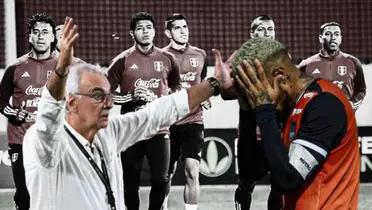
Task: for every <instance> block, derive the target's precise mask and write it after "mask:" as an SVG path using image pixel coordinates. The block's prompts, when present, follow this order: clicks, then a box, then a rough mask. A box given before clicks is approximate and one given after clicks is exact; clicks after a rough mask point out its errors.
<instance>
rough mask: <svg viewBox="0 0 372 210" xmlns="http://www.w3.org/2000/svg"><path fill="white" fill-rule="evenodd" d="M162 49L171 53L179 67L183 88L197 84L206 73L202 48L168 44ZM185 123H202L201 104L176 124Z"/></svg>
mask: <svg viewBox="0 0 372 210" xmlns="http://www.w3.org/2000/svg"><path fill="white" fill-rule="evenodd" d="M163 50H165V51H167V52H169V53H171V54H173V55H174V56H175V58H176V62H177V64H178V66H179V69H180V78H181V85H182V87H184V88H188V87H190V86H193V85H196V84H199V83H200V82H201V81H202V79H204V78H205V76H206V74H207V63H206V57H207V54H206V53H205V51H204V50H202V49H199V48H197V47H194V46H191V45H188V46H187V47H186V48H185V49H183V50H176V49H174V48H172V47H171V46H170V45H168V46H166V47H165V48H163ZM187 123H197V124H203V109H202V106H198V107H196V108H195V109H194V110H192V112H191V113H190V114H189V115H187V116H186V117H185V118H183V119H182V120H180V121H178V122H177V123H176V125H182V124H187Z"/></svg>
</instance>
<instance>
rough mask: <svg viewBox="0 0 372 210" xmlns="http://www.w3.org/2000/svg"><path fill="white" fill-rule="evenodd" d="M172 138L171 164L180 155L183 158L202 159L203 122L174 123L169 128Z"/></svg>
mask: <svg viewBox="0 0 372 210" xmlns="http://www.w3.org/2000/svg"><path fill="white" fill-rule="evenodd" d="M169 131H170V139H171V165H172V164H174V163H175V162H176V161H177V160H178V159H179V158H180V157H181V158H182V160H185V159H186V158H193V159H196V160H198V161H200V158H201V149H202V147H203V144H204V126H203V125H202V124H184V125H172V126H171V127H170V129H169Z"/></svg>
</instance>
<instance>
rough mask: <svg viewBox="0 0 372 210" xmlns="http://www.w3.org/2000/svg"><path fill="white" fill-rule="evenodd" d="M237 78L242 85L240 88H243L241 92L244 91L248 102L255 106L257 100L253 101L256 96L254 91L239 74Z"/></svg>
mask: <svg viewBox="0 0 372 210" xmlns="http://www.w3.org/2000/svg"><path fill="white" fill-rule="evenodd" d="M235 80H236V82H237V84H238V85H239V87H240V90H241V91H240V92H243V94H244V96H245V98H246V100H247V101H248V104H249V105H250V106H251V107H252V108H255V102H254V101H253V98H254V96H253V94H252V92H251V91H250V89H249V88H247V87H246V85H245V84H244V82H243V81H242V80H241V79H240V78H239V77H238V76H236V78H235Z"/></svg>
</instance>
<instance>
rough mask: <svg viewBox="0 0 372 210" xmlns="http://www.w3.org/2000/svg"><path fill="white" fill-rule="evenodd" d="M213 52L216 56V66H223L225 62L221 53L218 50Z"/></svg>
mask: <svg viewBox="0 0 372 210" xmlns="http://www.w3.org/2000/svg"><path fill="white" fill-rule="evenodd" d="M212 52H213V54H214V60H215V65H216V66H217V64H222V63H223V62H222V56H221V53H220V51H219V50H217V49H212Z"/></svg>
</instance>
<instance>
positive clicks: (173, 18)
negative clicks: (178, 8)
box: [165, 13, 186, 30]
mask: <svg viewBox="0 0 372 210" xmlns="http://www.w3.org/2000/svg"><path fill="white" fill-rule="evenodd" d="M176 20H186V16H184V15H182V14H179V13H173V14H172V15H170V16H169V17H168V18H167V19H166V20H165V29H168V30H171V29H172V26H173V25H172V23H173V22H174V21H176Z"/></svg>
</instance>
